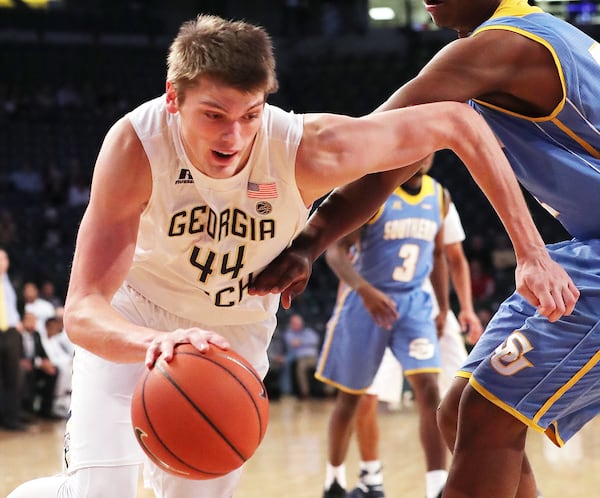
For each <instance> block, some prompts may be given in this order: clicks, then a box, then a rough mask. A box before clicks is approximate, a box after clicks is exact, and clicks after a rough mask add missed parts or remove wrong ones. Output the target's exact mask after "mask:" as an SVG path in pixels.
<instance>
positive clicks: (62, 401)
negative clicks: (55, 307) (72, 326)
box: [45, 316, 74, 417]
mask: <svg viewBox="0 0 600 498" xmlns="http://www.w3.org/2000/svg"><path fill="white" fill-rule="evenodd" d="M46 333H47V334H48V339H47V340H46V347H45V349H46V353H47V355H48V358H49V359H50V361H51V362H52V364H53V365H54V366H55V367H56V369H57V378H56V386H55V387H54V399H53V402H52V414H53V415H55V416H58V417H66V416H67V414H68V413H69V406H70V404H71V384H72V383H71V374H72V371H73V354H74V348H73V344H72V343H71V341H69V338H68V337H67V335H66V333H65V332H64V330H63V323H62V318H60V317H56V316H55V317H52V318H48V320H46Z"/></svg>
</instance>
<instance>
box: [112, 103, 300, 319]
mask: <svg viewBox="0 0 600 498" xmlns="http://www.w3.org/2000/svg"><path fill="white" fill-rule="evenodd" d="M165 104H166V101H165V97H164V96H162V97H160V98H157V99H154V100H151V101H149V102H147V103H145V104H143V105H141V106H140V107H138V108H137V109H135V110H133V111H132V112H131V113H129V115H128V117H129V119H130V120H131V123H132V124H133V127H134V129H135V131H136V133H137V135H138V136H139V138H140V140H141V143H142V145H143V146H144V150H145V151H146V154H147V156H148V158H149V160H150V166H151V170H152V195H151V198H150V202H149V204H148V206H147V207H146V209H145V211H144V212H143V214H142V218H141V223H140V228H139V233H138V240H137V246H136V248H135V255H134V258H133V265H132V267H131V269H130V271H129V274H128V276H127V278H126V283H127V284H128V285H131V286H132V287H133V288H134V289H136V290H137V291H138V292H140V293H141V294H142V295H144V296H145V297H146V298H148V299H149V300H151V301H153V302H154V303H155V304H157V305H158V306H160V307H162V308H164V309H166V310H167V311H169V312H171V313H173V314H175V315H178V316H181V317H184V318H188V319H191V320H195V321H198V322H200V323H202V324H206V325H237V324H245V323H254V322H259V321H263V320H266V319H268V318H271V317H272V316H273V315H274V314H275V312H276V310H277V307H278V305H279V295H269V296H265V297H257V296H249V295H248V283H249V281H250V280H251V279H252V277H253V276H256V275H257V274H258V273H259V272H260V271H261V270H262V269H263V268H264V267H265V266H266V265H267V264H268V263H269V262H270V261H271V260H272V259H273V258H275V256H277V255H278V254H279V253H280V252H281V251H282V250H283V249H285V248H286V247H287V246H288V245H289V244H290V243H291V241H292V240H293V239H294V237H295V236H296V235H297V234H298V232H299V231H300V230H301V229H302V227H303V226H304V224H305V223H306V220H307V217H308V212H309V210H308V208H307V207H306V206H305V205H304V203H303V201H302V198H301V196H300V193H299V191H298V187H297V186H296V180H295V171H294V170H295V160H296V152H297V149H298V145H299V143H300V139H301V137H302V130H303V118H302V116H301V115H297V114H293V113H288V112H285V111H283V110H281V109H279V108H277V107H273V106H270V105H268V104H267V105H266V106H265V110H264V114H263V119H262V126H261V127H260V129H259V131H258V134H257V136H256V140H255V142H254V145H253V147H252V152H251V154H250V158H249V160H248V163H247V165H246V166H245V167H244V169H243V170H242V171H240V172H239V173H238V174H236V175H235V176H233V177H231V178H225V179H215V178H210V177H208V176H206V175H204V174H202V173H201V172H199V171H198V170H197V169H195V168H194V167H193V166H192V164H191V163H190V161H189V159H188V158H187V156H186V154H185V152H184V149H183V145H182V142H181V135H180V129H179V114H171V113H169V112H168V111H167V110H166V106H165ZM116 209H118V207H116Z"/></svg>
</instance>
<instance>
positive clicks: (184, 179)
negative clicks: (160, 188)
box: [175, 168, 194, 185]
mask: <svg viewBox="0 0 600 498" xmlns="http://www.w3.org/2000/svg"><path fill="white" fill-rule="evenodd" d="M182 183H194V178H193V177H192V174H191V173H190V170H189V169H184V168H182V169H181V170H180V171H179V178H177V180H175V185H181V184H182Z"/></svg>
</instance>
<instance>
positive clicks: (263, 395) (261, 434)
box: [183, 351, 267, 443]
mask: <svg viewBox="0 0 600 498" xmlns="http://www.w3.org/2000/svg"><path fill="white" fill-rule="evenodd" d="M183 354H189V355H191V356H200V355H198V354H194V353H187V352H186V353H183ZM215 355H216V356H219V357H221V358H226V359H227V360H229V361H232V362H233V363H235V364H236V365H238V366H239V367H241V368H243V369H244V370H245V371H246V372H248V373H250V374H251V375H252V377H254V379H255V380H256V381H257V383H258V385H259V386H260V388H261V392H260V394H259V396H260V397H261V398H263V399H264V400H265V401H267V390H266V389H265V386H264V384H263V382H262V380H261V379H260V377H259V376H258V374H257V373H256V372H255V371H254V370H253V369H252V368H250V367H248V365H245V364H244V363H242V362H241V361H240V360H238V359H237V358H235V357H234V356H232V355H230V354H227V352H225V351H223V352H221V351H219V352H216V353H215ZM205 358H206V359H207V360H209V361H211V362H212V363H214V364H216V365H219V366H220V367H221V368H224V369H225V370H227V371H228V373H230V374H231V376H232V377H233V378H234V379H235V380H236V381H237V382H238V383H239V384H240V385H241V386H242V387H243V388H244V390H245V391H246V393H247V394H248V396H249V397H250V401H252V404H253V405H254V409H255V410H256V418H257V419H258V424H259V431H258V443H260V442H261V441H262V438H263V437H264V432H263V418H262V416H261V412H260V408H259V407H258V404H257V403H256V400H255V399H254V396H253V394H252V393H251V392H250V390H249V389H248V387H247V386H246V384H245V383H244V382H242V381H241V380H240V379H239V378H238V377H237V376H236V375H235V373H234V372H231V371H230V370H228V369H227V368H225V366H224V365H221V364H220V363H219V362H217V361H215V360H213V359H212V358H209V357H208V356H205Z"/></svg>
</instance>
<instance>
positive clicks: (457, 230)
mask: <svg viewBox="0 0 600 498" xmlns="http://www.w3.org/2000/svg"><path fill="white" fill-rule="evenodd" d="M464 238H465V233H464V230H463V227H462V224H461V221H460V216H459V215H458V211H457V210H456V207H455V206H454V204H451V205H450V209H449V211H448V215H447V216H446V219H445V220H444V248H445V251H446V258H447V259H448V267H449V270H450V278H451V279H452V284H453V286H454V291H455V293H456V295H457V297H458V302H459V304H460V312H459V313H458V317H457V318H458V322H459V323H460V326H461V330H462V331H463V332H465V333H466V334H467V341H468V342H469V343H470V344H475V343H476V342H477V340H478V339H479V337H480V336H481V333H482V332H483V327H482V325H481V321H480V320H479V317H478V316H477V313H475V309H474V306H473V294H472V287H471V271H470V269H469V262H468V261H467V257H466V256H465V252H464V250H463V244H462V241H463V240H464Z"/></svg>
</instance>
